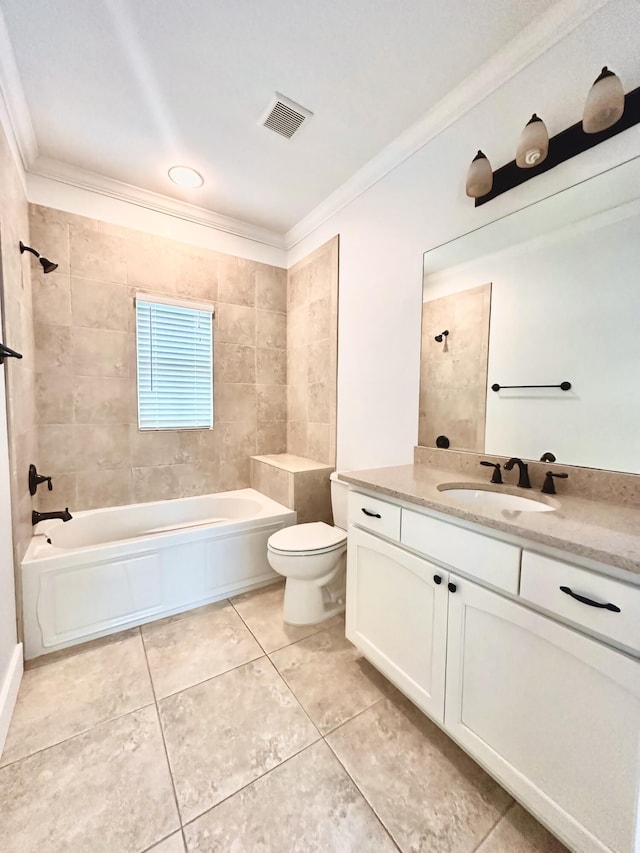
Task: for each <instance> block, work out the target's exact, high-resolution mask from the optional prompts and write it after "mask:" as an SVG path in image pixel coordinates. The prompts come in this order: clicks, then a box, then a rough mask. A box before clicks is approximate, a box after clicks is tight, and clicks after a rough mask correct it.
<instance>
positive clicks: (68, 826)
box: [0, 585, 565, 853]
mask: <svg viewBox="0 0 640 853" xmlns="http://www.w3.org/2000/svg"><path fill="white" fill-rule="evenodd" d="M282 592H283V588H282V586H280V585H277V586H275V587H268V588H266V589H262V590H258V591H256V592H253V593H248V594H247V595H243V596H238V597H237V598H234V599H232V600H231V601H224V602H220V603H218V604H214V605H211V606H209V607H206V608H202V609H201V610H198V611H192V612H191V613H189V614H185V615H182V616H178V617H171V618H170V619H167V620H163V621H162V622H156V623H153V624H150V625H145V626H143V627H142V629H137V628H136V629H134V630H132V631H129V632H126V633H125V634H122V635H120V636H118V637H117V638H115V639H110V640H108V641H105V642H102V643H100V644H97V645H94V646H92V647H91V648H88V649H84V650H81V651H77V652H76V653H73V654H70V655H68V656H65V657H61V658H59V659H57V660H53V661H52V662H49V663H44V664H43V665H41V666H38V667H36V668H34V669H31V670H29V671H28V672H26V673H25V676H24V680H23V683H22V688H21V691H20V696H19V698H18V705H17V708H16V712H15V716H14V720H13V722H12V725H11V729H10V732H9V736H8V739H7V743H6V747H5V751H4V753H3V755H2V757H1V758H0V839H1V840H0V848H1V849H2V851H3V853H58V851H65V853H68V851H73V853H142V851H153V853H185V851H188V853H211V852H212V851H220V853H245V851H247V853H293V851H296V853H327V852H328V853H334V851H335V853H349V851H353V853H387V851H389V853H392V851H398V850H400V851H403V853H419V851H425V853H445V851H446V853H449V851H451V853H467V851H469V853H471V851H476V850H477V851H479V853H540V851H542V853H561V851H564V850H565V848H564V847H563V846H562V845H561V844H560V843H559V842H558V841H556V840H555V839H554V838H553V837H552V836H550V835H549V833H548V832H546V830H545V829H544V828H543V827H541V826H540V825H539V824H538V823H537V822H536V821H535V820H533V818H531V817H530V816H529V815H528V814H527V813H526V812H525V811H524V810H523V809H522V808H521V807H520V806H518V805H517V804H515V803H514V802H513V800H512V799H511V797H509V795H508V794H506V793H505V791H503V790H502V789H501V788H500V786H499V785H497V784H496V783H495V782H494V781H493V780H492V779H490V778H489V777H488V776H487V775H486V774H485V773H484V772H483V771H482V770H481V769H480V768H479V767H478V766H477V765H476V764H475V763H474V762H473V761H471V760H470V759H469V758H468V757H467V756H466V755H465V754H464V753H463V752H461V751H460V750H459V749H458V748H457V747H456V746H455V745H454V744H453V742H452V741H451V740H449V739H448V738H447V737H446V736H445V735H444V734H442V732H441V731H440V730H439V729H438V728H437V727H436V726H434V725H433V724H432V723H430V722H429V721H428V720H427V719H426V718H425V717H424V716H423V715H422V714H421V713H420V712H418V711H417V710H416V709H415V708H414V707H413V706H412V705H411V704H410V703H409V702H407V701H406V700H405V699H404V698H403V697H402V696H401V695H400V694H399V693H398V692H397V691H396V690H395V689H394V688H393V687H391V686H390V685H389V684H388V683H387V682H386V681H385V679H383V678H382V677H381V676H380V675H379V674H378V673H377V672H376V670H374V669H373V668H372V667H371V666H370V665H369V664H368V663H367V662H366V661H364V660H363V659H362V658H361V657H360V656H359V655H358V653H357V652H356V651H355V649H354V648H353V647H352V646H351V645H350V644H349V643H348V642H347V641H346V640H345V638H344V623H343V621H342V620H341V619H340V618H336V619H333V620H331V622H330V623H326V624H325V625H323V626H320V627H318V626H314V627H309V628H292V627H289V626H286V625H284V623H283V621H282Z"/></svg>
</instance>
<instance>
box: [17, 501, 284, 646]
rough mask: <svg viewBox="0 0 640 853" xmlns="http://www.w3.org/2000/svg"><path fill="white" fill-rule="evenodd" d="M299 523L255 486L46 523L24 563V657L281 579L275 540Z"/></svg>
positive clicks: (81, 513)
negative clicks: (274, 565)
mask: <svg viewBox="0 0 640 853" xmlns="http://www.w3.org/2000/svg"><path fill="white" fill-rule="evenodd" d="M295 523H296V513H295V512H293V511H292V510H290V509H287V507H285V506H282V504H279V503H276V502H275V501H272V500H270V499H269V498H267V497H265V496H264V495H262V494H260V492H256V491H255V490H254V489H240V490H237V491H233V492H222V493H219V494H213V495H199V496H197V497H193V498H182V499H179V500H172V501H157V502H155V503H144V504H132V505H131V506H120V507H112V508H109V509H97V510H90V511H87V512H78V513H74V514H73V518H72V520H71V521H68V522H62V521H58V520H55V521H44V522H41V523H40V524H39V525H37V529H36V531H35V535H34V536H33V538H32V540H31V542H30V544H29V547H28V549H27V552H26V554H25V557H24V560H23V561H22V579H23V615H24V634H25V637H24V642H25V657H26V658H27V659H30V658H34V657H38V656H39V655H43V654H46V653H48V652H53V651H56V650H58V649H63V648H66V647H67V646H72V645H75V644H77V643H83V642H85V641H87V640H92V639H94V638H96V637H103V636H105V635H107V634H111V633H113V632H114V631H121V630H123V629H125V628H130V627H133V626H135V625H140V624H142V623H144V622H151V621H153V620H154V619H160V618H162V617H163V616H169V615H171V614H173V613H179V612H181V611H184V610H189V609H191V608H193V607H199V606H200V605H202V604H207V603H209V602H212V601H217V600H219V599H221V598H226V597H227V596H230V595H237V594H238V593H241V592H246V591H247V590H249V589H253V588H254V587H258V586H262V585H264V584H267V583H270V582H273V581H274V580H276V579H277V578H278V577H279V575H277V574H276V573H275V572H274V571H273V570H272V569H271V567H270V566H269V563H268V561H267V539H268V538H269V536H270V535H271V534H272V533H273V532H275V531H276V530H280V528H282V527H287V526H289V525H291V524H295Z"/></svg>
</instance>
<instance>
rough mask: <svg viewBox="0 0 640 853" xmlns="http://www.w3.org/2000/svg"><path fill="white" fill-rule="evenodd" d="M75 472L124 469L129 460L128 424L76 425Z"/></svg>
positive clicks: (129, 436)
mask: <svg viewBox="0 0 640 853" xmlns="http://www.w3.org/2000/svg"><path fill="white" fill-rule="evenodd" d="M74 438H75V451H76V454H77V456H78V462H77V466H76V470H78V471H89V470H95V469H96V468H125V467H126V466H127V465H129V464H130V459H131V429H130V426H129V424H96V423H94V424H76V425H75V431H74Z"/></svg>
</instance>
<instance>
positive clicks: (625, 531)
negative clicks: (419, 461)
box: [338, 465, 640, 584]
mask: <svg viewBox="0 0 640 853" xmlns="http://www.w3.org/2000/svg"><path fill="white" fill-rule="evenodd" d="M490 474H491V472H489V475H488V476H485V477H481V476H478V477H476V476H470V475H468V474H461V473H460V472H459V471H445V470H442V469H437V468H431V467H430V466H427V465H400V466H396V467H391V468H373V469H371V470H369V471H346V472H340V473H339V475H338V476H339V478H340V479H341V480H343V481H344V482H346V483H350V484H351V485H354V486H359V487H361V488H363V489H366V490H368V491H372V492H378V493H380V494H381V495H388V496H389V497H391V498H396V499H398V500H402V501H407V502H408V503H412V504H416V505H417V506H421V507H425V508H426V509H430V510H434V511H436V512H439V513H443V514H445V515H450V516H451V517H452V518H459V519H463V520H464V521H468V522H472V523H474V524H479V525H483V526H484V527H488V528H491V529H493V530H499V531H502V532H503V533H508V534H510V535H511V536H517V537H520V538H522V539H525V540H527V541H529V542H533V543H539V544H541V545H545V546H547V547H550V548H554V549H557V550H559V551H564V552H566V554H567V556H569V555H570V556H572V557H582V558H584V559H585V560H589V561H594V562H596V563H601V564H604V565H605V566H613V567H616V568H617V569H622V570H623V571H624V572H625V574H624V576H623V575H621V574H619V573H616V575H617V576H618V577H623V579H624V580H627V581H628V582H630V583H634V584H640V510H639V509H637V508H634V507H630V506H621V505H619V504H612V503H609V502H607V503H600V502H599V501H595V500H584V499H581V498H576V497H574V496H570V495H567V496H565V495H563V494H562V492H561V489H562V485H561V484H560V486H559V488H558V494H556V495H553V500H554V501H557V503H558V508H557V509H556V510H555V511H554V512H514V511H513V510H501V509H495V508H492V507H485V506H483V507H479V506H478V507H476V506H473V507H470V506H465V505H463V504H460V503H457V502H456V500H455V498H450V497H447V494H446V492H439V491H438V488H437V487H438V485H439V484H441V483H460V484H462V483H478V484H479V485H482V486H487V485H488V481H489V477H490ZM498 489H499V490H501V491H507V492H509V493H510V494H517V495H521V496H522V497H529V496H531V497H542V498H543V499H544V498H546V497H547V496H546V495H542V496H541V495H540V492H539V491H537V490H535V489H518V487H517V486H515V487H514V486H511V487H509V486H504V487H498ZM626 573H629V574H628V575H627V574H626Z"/></svg>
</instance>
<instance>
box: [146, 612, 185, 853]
mask: <svg viewBox="0 0 640 853" xmlns="http://www.w3.org/2000/svg"><path fill="white" fill-rule="evenodd" d="M140 639H141V640H142V649H143V651H144V659H145V661H146V664H147V672H148V674H149V681H150V682H151V690H152V692H153V700H154V707H155V709H156V718H157V720H158V728H159V729H160V737H161V738H162V748H163V749H164V757H165V759H166V762H167V769H168V771H169V779H171V790H172V791H173V799H174V802H175V804H176V812H177V815H178V822H179V824H180V834H181V835H182V843H183V845H184V848H185V850H186V849H187V839H186V838H185V836H184V827H183V821H182V812H181V811H180V803H179V802H178V791H177V789H176V782H175V779H174V778H173V769H172V767H171V760H170V758H169V750H168V749H167V741H166V738H165V736H164V728H163V726H162V718H161V716H160V706H159V705H158V697H157V695H156V688H155V684H154V683H153V676H152V675H151V667H150V666H149V656H148V655H147V646H146V644H145V641H144V635H143V633H142V629H140ZM172 834H173V833H172ZM156 843H157V842H156Z"/></svg>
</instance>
